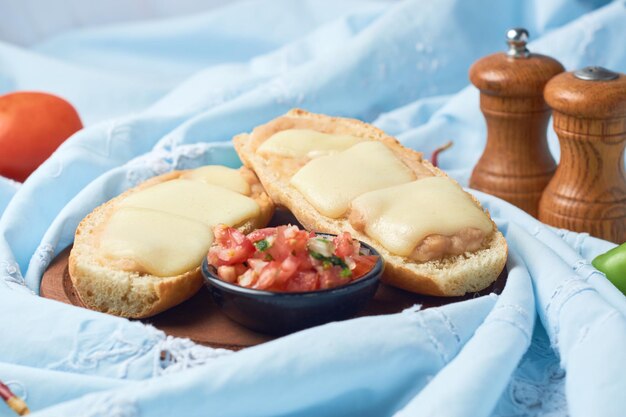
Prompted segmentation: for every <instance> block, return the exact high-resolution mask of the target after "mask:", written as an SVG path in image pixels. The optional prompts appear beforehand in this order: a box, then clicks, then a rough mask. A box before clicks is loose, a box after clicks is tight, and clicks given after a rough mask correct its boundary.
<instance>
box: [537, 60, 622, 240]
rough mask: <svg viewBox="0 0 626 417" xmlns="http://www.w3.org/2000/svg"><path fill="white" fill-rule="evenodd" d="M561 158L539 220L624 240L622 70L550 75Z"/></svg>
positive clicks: (550, 98)
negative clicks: (620, 72)
mask: <svg viewBox="0 0 626 417" xmlns="http://www.w3.org/2000/svg"><path fill="white" fill-rule="evenodd" d="M545 98H546V101H547V102H548V104H549V105H550V106H551V107H552V109H554V130H555V131H556V133H557V135H558V136H559V142H560V144H561V161H560V162H559V166H558V168H557V170H556V173H555V174H554V177H553V178H552V180H551V181H550V183H549V184H548V186H547V187H546V190H545V192H544V194H543V197H542V199H541V202H540V205H539V220H541V221H542V222H545V223H548V224H551V225H553V226H557V227H562V228H566V229H570V230H575V231H578V232H588V233H589V234H591V235H593V236H597V237H600V238H603V239H607V240H610V241H613V242H617V243H622V242H624V241H626V176H625V174H624V147H625V146H626V75H624V74H618V73H616V72H612V71H609V70H607V69H604V68H601V67H587V68H584V69H582V70H578V71H574V72H567V73H564V74H561V75H559V76H557V77H555V78H554V79H552V80H551V81H550V82H549V83H548V85H547V86H546V90H545Z"/></svg>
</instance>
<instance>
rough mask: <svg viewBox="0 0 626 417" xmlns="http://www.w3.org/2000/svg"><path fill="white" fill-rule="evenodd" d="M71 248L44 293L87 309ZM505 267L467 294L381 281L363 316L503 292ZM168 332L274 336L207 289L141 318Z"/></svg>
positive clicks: (214, 338) (217, 341)
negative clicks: (250, 325) (74, 276)
mask: <svg viewBox="0 0 626 417" xmlns="http://www.w3.org/2000/svg"><path fill="white" fill-rule="evenodd" d="M70 249H71V247H68V248H66V249H65V250H64V251H63V252H61V253H60V254H59V255H58V256H57V257H56V258H55V259H54V260H53V261H52V263H51V264H50V267H49V268H48V270H47V271H46V272H45V273H44V275H43V278H42V280H41V287H40V291H41V296H42V297H45V298H50V299H53V300H57V301H60V302H62V303H66V304H72V305H75V306H78V307H83V308H85V306H84V304H83V303H82V302H81V300H80V298H79V297H78V295H77V294H76V290H75V289H74V287H73V285H72V281H71V279H70V275H69V272H68V257H69V254H70ZM506 277H507V271H506V268H505V270H504V271H503V272H502V274H500V276H499V277H498V279H497V280H496V282H494V283H493V284H492V285H491V286H489V287H488V288H486V289H484V290H483V291H480V292H478V293H472V294H468V295H465V296H464V297H447V298H444V297H430V296H425V295H418V294H413V293H410V292H407V291H403V290H400V289H397V288H393V287H390V286H388V285H384V284H381V285H380V287H379V288H378V291H377V292H376V295H375V296H374V299H373V300H372V301H371V302H370V304H369V305H368V306H367V307H366V308H365V310H364V311H363V312H362V313H361V314H360V316H375V315H380V314H392V313H398V312H400V311H402V310H404V309H405V308H408V307H411V306H413V305H414V304H421V305H422V308H429V307H437V306H441V305H444V304H449V303H454V302H457V301H462V300H468V299H470V298H475V297H477V296H480V295H485V294H489V293H491V292H495V293H497V294H499V293H501V292H502V289H503V288H504V284H505V283H506ZM141 321H142V322H143V323H147V324H151V325H153V326H154V327H156V328H157V329H160V330H163V331H164V332H165V333H166V334H168V335H171V336H177V337H187V338H189V339H191V340H193V341H194V342H197V343H200V344H202V345H206V346H211V347H219V348H227V349H234V350H239V349H242V348H244V347H248V346H254V345H258V344H260V343H263V342H267V341H269V340H273V339H275V337H273V336H269V335H264V334H261V333H257V332H254V331H252V330H249V329H247V328H245V327H243V326H241V325H239V324H237V323H235V322H234V321H232V320H230V319H229V318H228V317H226V316H225V315H224V314H223V313H222V312H221V311H220V310H219V308H218V307H217V306H216V305H215V304H214V303H213V300H212V299H211V297H210V295H209V291H208V290H207V289H206V288H202V289H201V290H200V291H199V292H198V293H197V294H196V295H195V296H193V297H191V298H190V299H189V300H187V301H185V302H184V303H182V304H180V305H178V306H176V307H174V308H171V309H169V310H167V311H164V312H163V313H160V314H157V315H156V316H154V317H150V318H147V319H142V320H141Z"/></svg>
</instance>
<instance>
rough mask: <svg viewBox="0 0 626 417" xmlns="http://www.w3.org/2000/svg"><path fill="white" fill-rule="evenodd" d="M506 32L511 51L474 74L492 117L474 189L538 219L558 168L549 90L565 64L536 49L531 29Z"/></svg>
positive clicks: (476, 67) (484, 60)
mask: <svg viewBox="0 0 626 417" xmlns="http://www.w3.org/2000/svg"><path fill="white" fill-rule="evenodd" d="M506 36H507V43H508V45H509V50H508V51H507V52H506V53H504V52H501V53H496V54H493V55H489V56H486V57H484V58H482V59H480V60H478V61H477V62H476V63H474V65H472V67H471V68H470V72H469V76H470V80H471V81H472V84H474V85H475V86H476V87H477V88H478V89H479V90H480V109H481V110H482V112H483V114H484V116H485V120H486V121H487V144H486V146H485V150H484V153H483V155H482V156H481V158H480V160H479V161H478V164H477V165H476V167H474V172H473V173H472V176H471V178H470V187H472V188H474V189H477V190H481V191H484V192H486V193H489V194H493V195H495V196H497V197H500V198H502V199H504V200H507V201H508V202H510V203H512V204H515V205H516V206H518V207H520V208H521V209H523V210H525V211H526V212H528V213H530V214H531V215H533V216H535V217H536V216H537V212H538V206H539V199H540V198H541V193H542V192H543V190H544V188H545V187H546V185H547V184H548V182H549V181H550V178H552V175H553V174H554V170H555V168H556V164H555V162H554V159H553V158H552V155H551V154H550V150H549V149H548V143H547V140H546V130H547V126H548V120H549V118H550V108H549V107H548V105H547V104H546V102H545V101H544V98H543V89H544V87H545V85H546V83H547V82H548V81H549V80H550V79H551V78H552V77H554V76H555V75H557V74H559V73H561V72H563V71H564V68H563V66H562V65H561V64H560V63H559V62H558V61H556V60H555V59H553V58H550V57H548V56H544V55H539V54H533V53H530V52H529V51H528V49H526V41H527V39H528V32H527V31H526V30H525V29H522V28H515V29H510V30H509V31H508V32H507V34H506Z"/></svg>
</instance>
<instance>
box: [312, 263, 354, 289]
mask: <svg viewBox="0 0 626 417" xmlns="http://www.w3.org/2000/svg"><path fill="white" fill-rule="evenodd" d="M319 276H320V289H322V290H323V289H327V288H334V287H338V286H340V285H344V284H347V283H348V282H350V277H347V278H344V277H342V276H341V267H338V266H333V267H332V268H328V269H325V270H323V271H322V272H320V273H319Z"/></svg>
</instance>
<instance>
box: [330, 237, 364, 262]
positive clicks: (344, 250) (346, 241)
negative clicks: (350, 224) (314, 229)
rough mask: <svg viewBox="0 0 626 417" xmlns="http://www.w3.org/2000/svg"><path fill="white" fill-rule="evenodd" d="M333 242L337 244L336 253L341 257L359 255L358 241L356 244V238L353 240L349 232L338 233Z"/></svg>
mask: <svg viewBox="0 0 626 417" xmlns="http://www.w3.org/2000/svg"><path fill="white" fill-rule="evenodd" d="M333 243H334V244H335V255H337V256H338V257H340V258H345V257H347V256H353V255H358V253H359V244H358V242H357V243H356V244H355V242H354V240H352V236H351V235H350V233H348V232H343V233H342V234H340V235H337V237H335V238H334V239H333Z"/></svg>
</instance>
